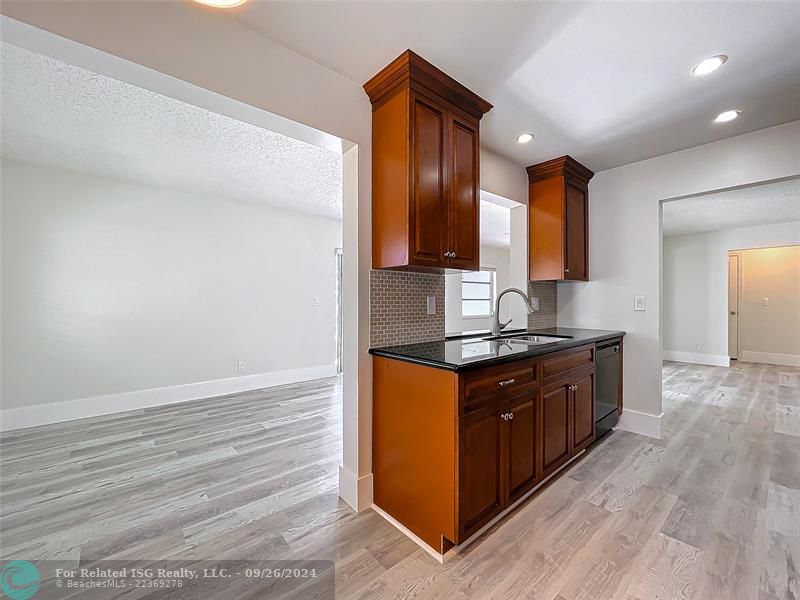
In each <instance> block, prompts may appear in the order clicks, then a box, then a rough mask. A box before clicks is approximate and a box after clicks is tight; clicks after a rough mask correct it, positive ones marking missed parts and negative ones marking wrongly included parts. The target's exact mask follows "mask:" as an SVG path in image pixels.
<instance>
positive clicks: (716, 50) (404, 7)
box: [228, 0, 800, 171]
mask: <svg viewBox="0 0 800 600" xmlns="http://www.w3.org/2000/svg"><path fill="white" fill-rule="evenodd" d="M228 14H229V16H230V18H233V19H236V20H238V21H239V22H240V23H242V24H244V25H246V26H247V27H249V28H250V29H253V30H255V31H257V32H260V33H262V34H264V35H265V36H267V37H269V38H272V39H274V40H276V41H278V42H279V43H281V44H283V45H285V46H287V47H289V48H291V49H292V50H294V51H296V52H298V53H300V54H302V55H303V56H306V57H308V58H310V59H312V60H314V61H316V62H318V63H321V64H323V65H325V66H327V67H329V68H330V69H332V70H334V71H336V72H338V73H340V74H342V75H344V76H345V77H348V78H349V79H351V80H353V81H355V82H356V83H358V84H359V85H360V84H363V83H364V82H365V81H366V80H367V79H369V78H370V77H371V76H372V75H374V74H375V73H377V72H378V70H380V69H381V68H382V67H383V66H385V65H386V64H387V63H388V62H389V61H391V60H392V59H394V58H395V57H396V56H398V55H399V54H400V53H401V52H402V51H403V50H405V49H406V48H411V49H412V50H414V51H416V52H418V53H419V54H421V55H422V56H424V57H425V58H427V59H428V60H430V61H431V62H432V63H433V64H435V65H436V66H438V67H439V68H441V69H443V70H444V71H446V72H447V73H449V74H450V75H452V76H453V77H455V78H456V79H458V80H459V81H461V82H462V83H464V84H465V85H467V86H468V87H470V88H471V89H473V90H474V91H475V92H477V93H478V94H480V95H481V96H483V97H484V98H486V99H487V100H488V101H490V102H491V103H493V104H494V109H493V110H492V111H491V112H490V113H489V114H487V115H486V117H484V120H483V122H482V123H481V143H482V144H484V145H485V146H487V147H488V148H490V149H492V150H494V151H495V152H497V153H499V154H502V155H505V156H508V157H509V158H512V159H514V160H516V161H517V162H518V163H519V164H521V165H530V164H534V163H537V162H540V161H543V160H547V159H550V158H553V157H556V156H561V155H563V154H570V155H572V156H574V157H575V158H576V159H578V160H579V161H581V162H583V163H584V164H586V165H587V166H588V167H590V168H591V169H593V170H594V171H600V170H603V169H608V168H611V167H614V166H618V165H622V164H626V163H631V162H635V161H638V160H642V159H645V158H649V157H652V156H657V155H660V154H665V153H668V152H673V151H675V150H680V149H683V148H689V147H692V146H697V145H700V144H704V143H708V142H712V141H715V140H719V139H723V138H726V137H731V136H734V135H739V134H742V133H746V132H749V131H756V130H758V129H763V128H765V127H769V126H772V125H777V124H780V123H785V122H788V121H793V120H797V119H800V60H798V41H797V40H798V39H800V2H749V1H743V2H730V1H728V2H709V1H705V2H606V1H595V2H474V1H469V0H454V1H450V2H442V1H441V0H420V1H418V2H407V1H405V0H404V1H401V2H398V1H392V0H387V1H383V2H363V1H359V0H350V1H343V0H306V1H303V2H287V1H274V2H248V3H246V4H244V5H243V6H241V7H239V8H237V9H235V11H231V13H228ZM720 53H725V54H728V55H729V56H730V60H729V61H728V63H727V64H726V65H725V66H724V67H723V68H722V69H720V70H719V71H718V72H716V73H714V74H712V75H710V76H708V77H704V78H696V77H692V76H691V75H690V69H691V67H692V66H693V65H694V64H696V63H697V62H699V61H700V60H701V59H702V58H704V57H707V56H712V55H715V54H720ZM731 108H739V109H742V110H743V113H742V116H741V117H740V118H739V119H737V120H736V121H733V122H731V123H726V124H714V123H712V119H713V118H714V117H715V116H716V115H717V114H718V113H720V112H722V111H723V110H727V109H731ZM528 131H529V132H532V133H534V134H535V135H536V139H535V140H534V141H533V142H532V143H530V144H526V145H519V144H516V143H515V139H516V136H517V135H518V134H520V133H523V132H528Z"/></svg>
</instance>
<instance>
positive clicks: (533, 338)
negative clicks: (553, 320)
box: [510, 335, 566, 344]
mask: <svg viewBox="0 0 800 600" xmlns="http://www.w3.org/2000/svg"><path fill="white" fill-rule="evenodd" d="M510 338H511V339H512V340H519V341H521V342H525V343H526V344H552V343H553V342H560V341H561V340H564V339H566V338H563V337H556V336H552V335H515V336H510Z"/></svg>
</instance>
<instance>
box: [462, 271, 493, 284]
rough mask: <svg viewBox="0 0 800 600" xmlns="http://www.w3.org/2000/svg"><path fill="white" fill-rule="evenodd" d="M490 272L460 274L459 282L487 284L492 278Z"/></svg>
mask: <svg viewBox="0 0 800 600" xmlns="http://www.w3.org/2000/svg"><path fill="white" fill-rule="evenodd" d="M492 273H493V272H492V271H471V272H469V273H462V274H461V280H462V281H464V282H467V281H472V282H476V283H477V282H482V283H489V282H490V281H491V277H492Z"/></svg>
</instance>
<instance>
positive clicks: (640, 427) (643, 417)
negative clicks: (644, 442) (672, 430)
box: [615, 408, 664, 440]
mask: <svg viewBox="0 0 800 600" xmlns="http://www.w3.org/2000/svg"><path fill="white" fill-rule="evenodd" d="M663 416H664V413H663V412H662V413H661V414H659V415H651V414H649V413H643V412H639V411H636V410H631V409H629V408H625V409H623V410H622V415H621V416H620V418H619V423H617V426H616V427H615V429H624V430H625V431H630V432H632V433H638V434H640V435H646V436H647V437H651V438H656V439H657V440H660V439H661V417H663Z"/></svg>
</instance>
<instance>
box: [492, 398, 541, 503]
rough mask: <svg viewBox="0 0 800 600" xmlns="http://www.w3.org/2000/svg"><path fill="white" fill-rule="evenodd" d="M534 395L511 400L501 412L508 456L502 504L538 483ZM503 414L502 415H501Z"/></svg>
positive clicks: (536, 419) (513, 499)
mask: <svg viewBox="0 0 800 600" xmlns="http://www.w3.org/2000/svg"><path fill="white" fill-rule="evenodd" d="M537 404H538V402H537V397H536V394H535V393H533V394H529V395H527V396H523V397H522V398H518V399H516V400H514V401H513V402H512V403H510V406H509V408H508V410H507V411H505V412H504V414H507V415H509V416H508V417H507V419H506V420H505V424H506V427H505V439H506V444H505V447H506V452H507V458H506V460H505V467H506V473H505V481H506V482H507V483H506V486H505V494H504V499H505V504H506V505H508V504H513V503H514V502H515V501H516V500H517V499H518V498H520V497H522V496H524V495H525V493H526V492H527V491H528V490H530V489H531V488H532V487H534V486H535V485H536V484H537V483H538V482H539V469H538V465H537V464H536V440H537V437H538V435H539V431H538V415H537V410H536V407H537ZM501 417H502V415H501Z"/></svg>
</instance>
